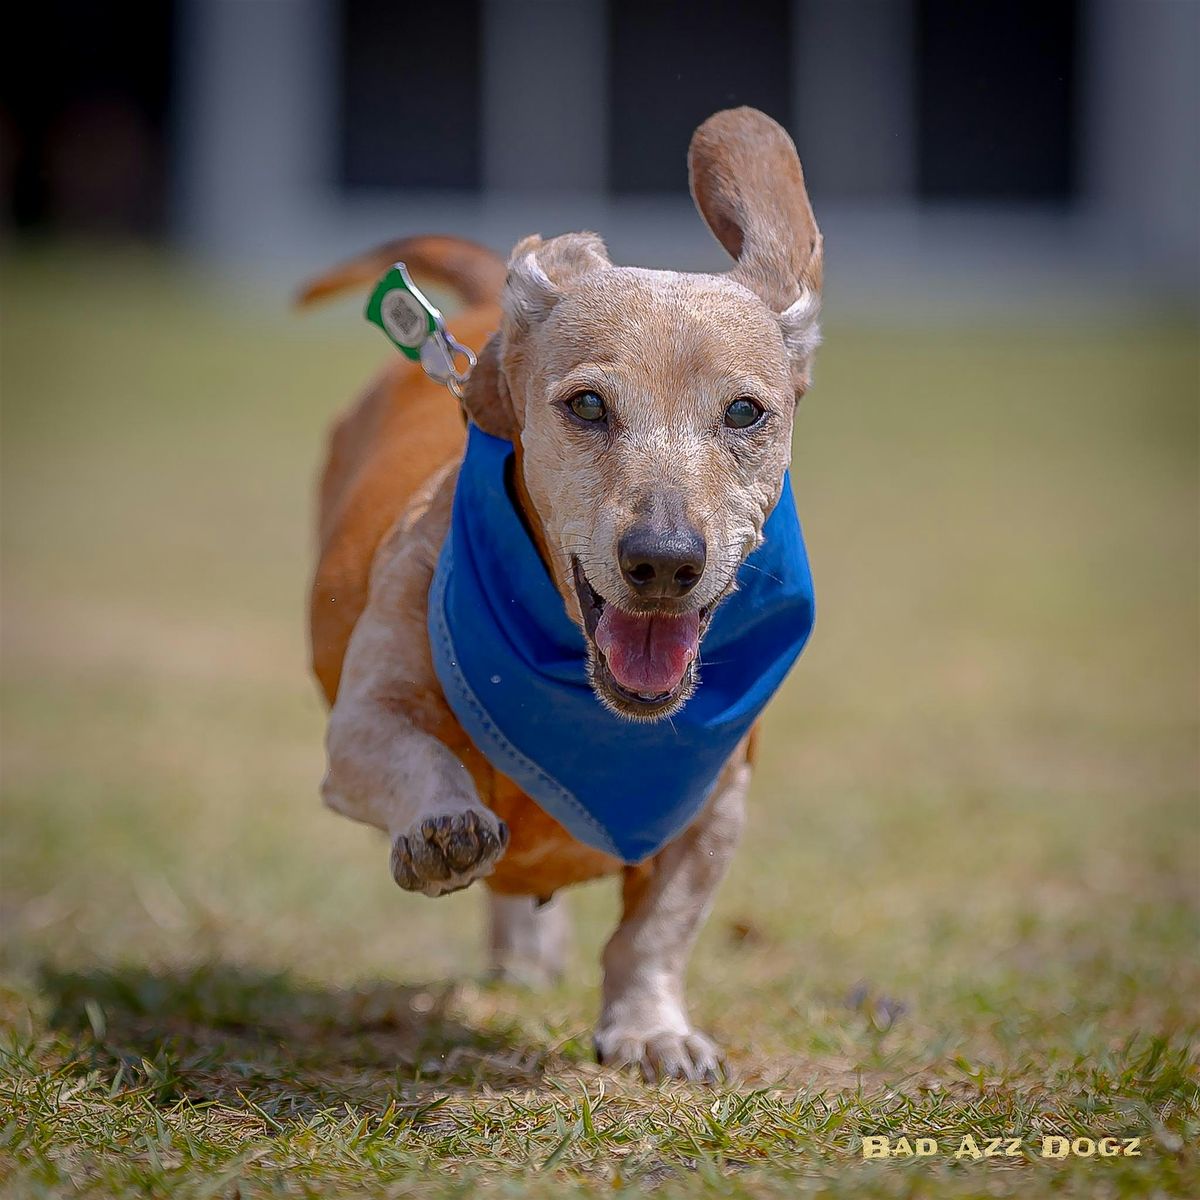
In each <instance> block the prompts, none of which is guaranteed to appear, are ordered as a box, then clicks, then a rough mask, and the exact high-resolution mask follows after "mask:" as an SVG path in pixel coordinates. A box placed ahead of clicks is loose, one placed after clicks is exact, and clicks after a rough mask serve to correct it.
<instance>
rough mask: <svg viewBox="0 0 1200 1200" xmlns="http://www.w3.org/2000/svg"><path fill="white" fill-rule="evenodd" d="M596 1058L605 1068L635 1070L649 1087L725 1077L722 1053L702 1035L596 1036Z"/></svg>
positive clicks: (613, 1033) (622, 1032) (617, 1033)
mask: <svg viewBox="0 0 1200 1200" xmlns="http://www.w3.org/2000/svg"><path fill="white" fill-rule="evenodd" d="M596 1057H597V1058H598V1059H599V1060H600V1062H601V1063H603V1064H604V1065H605V1066H611V1067H634V1068H636V1069H638V1070H640V1071H641V1073H642V1077H643V1078H644V1079H645V1080H646V1082H647V1083H655V1082H657V1081H659V1080H663V1079H688V1080H691V1081H692V1082H694V1083H716V1082H717V1080H718V1079H719V1078H720V1077H721V1075H722V1074H723V1073H724V1064H723V1060H722V1056H721V1051H720V1049H719V1048H718V1047H717V1045H716V1043H715V1042H713V1041H711V1040H710V1039H709V1038H707V1037H705V1035H704V1034H702V1033H697V1032H696V1031H695V1030H692V1031H690V1032H688V1033H655V1034H650V1035H649V1036H645V1035H642V1034H639V1033H634V1032H632V1031H630V1030H625V1029H607V1030H602V1031H600V1032H598V1033H597V1034H596Z"/></svg>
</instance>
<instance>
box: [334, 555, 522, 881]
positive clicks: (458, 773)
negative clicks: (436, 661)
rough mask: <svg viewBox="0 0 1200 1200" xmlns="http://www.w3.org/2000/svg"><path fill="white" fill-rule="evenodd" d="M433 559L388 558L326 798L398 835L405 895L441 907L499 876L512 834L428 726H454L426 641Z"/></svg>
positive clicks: (348, 671)
mask: <svg viewBox="0 0 1200 1200" xmlns="http://www.w3.org/2000/svg"><path fill="white" fill-rule="evenodd" d="M432 555H433V551H432V549H431V547H430V546H429V545H428V544H426V543H425V542H424V541H423V540H422V539H421V538H420V537H419V536H415V535H414V536H410V537H409V538H408V539H400V538H399V537H393V538H392V539H391V540H390V541H389V543H387V544H385V545H384V547H383V548H382V549H381V551H380V559H379V561H378V562H377V565H376V568H375V570H374V572H373V573H372V578H371V594H370V599H369V601H368V603H367V607H366V609H365V610H364V612H363V614H362V616H361V617H360V618H359V620H358V623H357V624H356V625H355V627H354V634H353V636H352V637H351V639H350V644H349V646H348V647H347V649H346V658H345V663H344V666H343V670H342V677H341V682H340V685H339V687H338V694H337V699H336V701H335V702H334V705H333V711H332V712H331V714H330V718H329V730H328V734H327V736H326V748H327V751H328V756H329V766H328V770H327V772H326V775H325V779H324V782H323V783H322V785H321V795H322V797H323V798H324V800H325V803H326V804H328V805H329V807H330V808H332V809H334V810H335V811H337V812H339V813H342V814H343V815H345V816H347V817H351V818H353V819H354V820H356V821H362V822H364V823H366V824H368V825H374V826H375V827H376V828H377V829H382V830H383V831H384V832H385V833H387V834H388V836H389V837H390V838H391V841H392V856H391V865H392V874H393V876H394V877H395V880H396V882H397V883H398V884H399V885H400V886H401V887H402V888H404V889H406V890H407V891H412V892H423V893H424V894H425V895H427V896H442V895H445V894H446V893H448V892H454V891H458V890H459V889H460V888H464V887H466V886H467V885H468V884H470V883H473V882H474V881H475V880H476V879H480V878H482V877H483V876H485V875H488V874H490V873H491V871H492V868H493V866H494V865H495V863H496V860H497V859H498V858H499V857H500V856H501V854H503V852H504V848H505V846H507V844H508V828H507V826H506V825H505V824H504V822H503V821H501V820H500V819H499V817H497V816H496V814H495V813H493V812H492V811H491V810H490V809H488V808H486V807H485V806H484V805H483V803H482V802H481V801H480V799H479V794H478V792H477V791H476V789H475V784H474V781H473V780H472V779H471V775H470V772H468V770H467V768H466V767H465V766H463V764H462V763H461V762H460V761H459V759H458V757H457V756H456V755H455V754H454V753H453V752H452V751H451V750H449V749H448V748H447V747H446V746H444V745H443V744H442V743H441V742H440V741H438V740H437V739H436V738H435V737H432V736H431V735H430V734H428V733H426V732H425V729H424V728H422V727H421V726H425V727H427V728H436V727H437V725H438V723H439V722H441V721H445V720H448V718H449V711H448V710H447V709H446V707H445V701H444V699H443V698H442V696H441V692H440V690H439V688H438V687H437V680H436V677H435V674H434V670H433V664H432V661H431V660H430V655H429V642H428V638H427V637H426V635H425V607H424V597H425V595H427V593H428V590H429V579H430V575H431V573H432ZM418 722H419V723H418Z"/></svg>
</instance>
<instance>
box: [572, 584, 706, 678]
mask: <svg viewBox="0 0 1200 1200" xmlns="http://www.w3.org/2000/svg"><path fill="white" fill-rule="evenodd" d="M699 644H700V614H699V613H695V612H693V613H685V614H684V615H683V616H680V617H664V616H661V615H655V616H650V617H647V616H635V615H634V614H632V613H626V612H621V610H620V609H618V608H615V607H613V605H611V604H606V605H605V606H604V611H603V612H602V613H601V614H600V622H599V624H598V625H597V626H596V645H597V646H598V647H599V649H600V651H601V653H602V654H603V655H604V659H605V661H606V662H607V663H608V669H609V670H610V671H611V672H612V675H613V678H614V679H615V680H616V681H617V682H618V683H619V684H620V685H621V686H622V687H623V688H625V689H626V690H627V691H630V692H638V693H640V694H642V695H644V696H658V695H661V694H662V693H663V692H671V691H674V690H675V688H676V687H678V686H679V681H680V680H681V679H682V678H683V675H684V672H685V671H686V670H687V667H688V663H690V662H691V661H692V659H693V658H695V657H696V651H697V649H698V647H699Z"/></svg>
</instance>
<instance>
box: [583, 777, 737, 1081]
mask: <svg viewBox="0 0 1200 1200" xmlns="http://www.w3.org/2000/svg"><path fill="white" fill-rule="evenodd" d="M735 761H736V760H735ZM749 783H750V764H749V763H748V762H747V761H745V760H744V758H742V759H741V760H740V761H736V765H734V764H731V765H730V766H729V767H727V768H726V776H725V779H724V780H723V781H722V783H721V784H719V785H718V789H717V791H716V792H715V793H714V795H713V797H712V799H711V800H710V801H709V803H708V805H707V807H706V808H705V810H704V812H703V813H701V815H700V816H699V817H698V818H697V820H696V821H695V823H694V824H693V825H692V826H690V827H689V828H688V829H687V830H686V831H685V832H684V833H682V834H681V835H680V836H679V837H678V838H677V839H676V840H675V841H673V842H672V843H671V844H670V845H669V846H667V848H666V849H665V850H663V851H661V852H660V853H659V854H658V855H657V856H656V857H655V858H654V859H653V861H652V863H651V865H650V867H649V868H648V869H634V870H631V871H629V872H627V874H626V881H625V897H624V899H625V911H624V914H623V916H622V919H621V924H620V925H619V926H618V927H617V930H616V932H615V933H614V934H613V936H612V938H611V939H610V940H609V943H608V945H607V946H606V947H605V950H604V991H603V1007H602V1010H601V1014H600V1025H599V1027H598V1028H597V1030H596V1053H597V1055H598V1057H599V1058H600V1061H601V1062H603V1063H610V1064H616V1065H632V1066H637V1067H639V1068H640V1069H641V1071H642V1073H643V1074H644V1075H645V1077H646V1078H647V1079H648V1080H654V1079H663V1078H676V1079H696V1080H703V1081H706V1082H712V1081H713V1080H715V1079H716V1077H717V1072H718V1070H719V1069H720V1063H721V1055H720V1051H719V1050H718V1048H717V1047H716V1046H715V1045H714V1044H713V1042H712V1041H711V1040H710V1039H709V1038H707V1037H706V1036H705V1035H704V1034H702V1033H699V1032H697V1031H696V1030H695V1029H693V1028H692V1025H691V1022H690V1021H689V1020H688V1014H687V1005H686V1002H685V1000H684V973H685V971H686V969H687V959H688V955H689V953H690V952H691V948H692V944H693V943H694V942H695V940H696V935H697V934H698V933H699V931H700V926H701V925H702V924H703V922H704V919H705V918H706V917H707V916H708V912H709V909H710V908H711V907H712V901H713V898H714V896H715V895H716V890H717V885H718V884H719V883H720V882H721V879H722V877H723V876H724V874H725V869H726V867H727V866H728V865H729V861H730V859H731V858H732V857H733V851H734V848H735V846H736V845H737V841H738V837H739V835H740V833H741V829H742V823H743V818H744V811H745V799H746V789H747V787H748V786H749Z"/></svg>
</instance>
